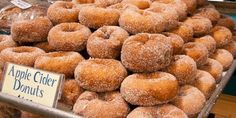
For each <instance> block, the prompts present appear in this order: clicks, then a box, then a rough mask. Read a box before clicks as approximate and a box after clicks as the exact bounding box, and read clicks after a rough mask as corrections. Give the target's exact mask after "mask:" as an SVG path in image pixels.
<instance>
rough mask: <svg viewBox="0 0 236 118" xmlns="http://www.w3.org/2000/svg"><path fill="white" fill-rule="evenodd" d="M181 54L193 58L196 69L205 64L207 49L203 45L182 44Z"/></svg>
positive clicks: (194, 43)
mask: <svg viewBox="0 0 236 118" xmlns="http://www.w3.org/2000/svg"><path fill="white" fill-rule="evenodd" d="M183 54H185V55H188V56H190V57H191V58H193V60H194V61H195V62H196V63H197V66H198V67H200V66H202V65H204V64H206V61H207V58H208V50H207V48H206V47H205V46H204V45H203V44H200V43H196V42H189V43H186V44H184V47H183Z"/></svg>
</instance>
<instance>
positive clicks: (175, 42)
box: [162, 32, 184, 54]
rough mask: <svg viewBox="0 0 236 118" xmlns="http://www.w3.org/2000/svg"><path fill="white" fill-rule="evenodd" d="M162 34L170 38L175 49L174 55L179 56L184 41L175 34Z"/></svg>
mask: <svg viewBox="0 0 236 118" xmlns="http://www.w3.org/2000/svg"><path fill="white" fill-rule="evenodd" d="M162 34H164V35H165V36H167V37H169V38H170V40H171V43H172V47H173V54H179V53H180V52H181V51H182V49H183V45H184V40H183V39H182V38H181V37H180V36H179V35H177V34H174V33H169V32H164V33H162Z"/></svg>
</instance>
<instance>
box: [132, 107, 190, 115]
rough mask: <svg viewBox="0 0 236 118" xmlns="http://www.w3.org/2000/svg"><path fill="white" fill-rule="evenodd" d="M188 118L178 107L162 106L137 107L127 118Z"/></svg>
mask: <svg viewBox="0 0 236 118" xmlns="http://www.w3.org/2000/svg"><path fill="white" fill-rule="evenodd" d="M166 117H169V118H188V117H187V115H186V114H185V113H184V112H183V111H182V110H181V109H179V108H178V107H176V106H174V105H171V104H164V105H160V106H157V107H137V108H135V109H134V110H133V111H132V112H130V113H129V115H128V116H127V118H166Z"/></svg>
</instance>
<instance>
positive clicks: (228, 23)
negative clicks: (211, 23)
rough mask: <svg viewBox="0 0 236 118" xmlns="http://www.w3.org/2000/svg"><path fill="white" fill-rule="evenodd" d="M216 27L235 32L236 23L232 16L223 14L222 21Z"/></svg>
mask: <svg viewBox="0 0 236 118" xmlns="http://www.w3.org/2000/svg"><path fill="white" fill-rule="evenodd" d="M216 25H217V26H224V27H227V28H229V29H230V30H233V29H234V26H235V23H234V20H233V19H232V18H231V17H230V16H228V15H224V14H221V16H220V19H219V20H218V21H217V24H216Z"/></svg>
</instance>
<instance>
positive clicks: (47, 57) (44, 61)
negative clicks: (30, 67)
mask: <svg viewBox="0 0 236 118" xmlns="http://www.w3.org/2000/svg"><path fill="white" fill-rule="evenodd" d="M83 60H84V58H83V57H82V56H81V55H80V54H79V53H77V52H51V53H46V54H43V55H41V56H39V57H38V58H37V59H36V61H35V65H34V67H35V68H39V69H43V70H47V71H52V72H56V73H60V74H65V76H66V78H69V77H73V75H74V70H75V68H76V66H77V65H78V64H79V63H80V62H81V61H83Z"/></svg>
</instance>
